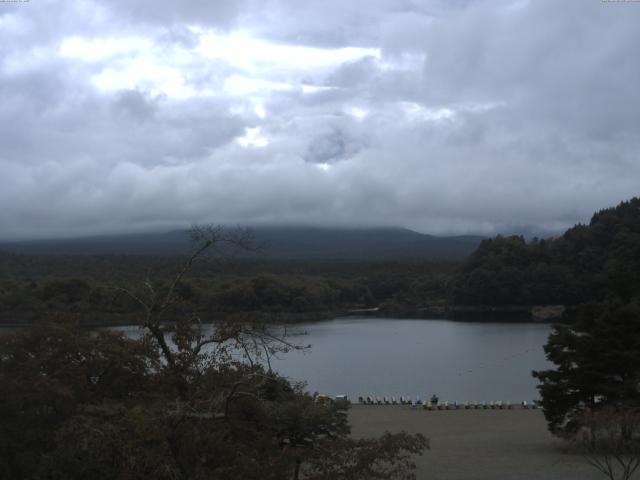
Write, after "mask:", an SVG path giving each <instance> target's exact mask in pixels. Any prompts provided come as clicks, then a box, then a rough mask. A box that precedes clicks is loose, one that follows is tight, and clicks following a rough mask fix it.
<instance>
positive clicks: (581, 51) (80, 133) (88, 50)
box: [0, 0, 640, 239]
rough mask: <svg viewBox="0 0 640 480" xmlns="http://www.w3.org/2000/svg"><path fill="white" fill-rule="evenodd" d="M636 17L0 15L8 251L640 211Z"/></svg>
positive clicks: (481, 225)
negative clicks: (289, 228)
mask: <svg viewBox="0 0 640 480" xmlns="http://www.w3.org/2000/svg"><path fill="white" fill-rule="evenodd" d="M639 21H640V3H633V2H601V1H599V0H593V1H591V0H586V1H585V0H568V1H563V2H556V1H552V0H535V1H533V0H529V1H526V0H513V1H508V0H497V1H496V0H492V1H489V0H477V1H456V2H452V1H444V0H424V1H416V0H405V1H400V2H399V1H396V0H394V1H392V0H374V1H372V0H367V1H366V2H365V1H352V2H344V1H338V0H325V1H322V2H320V1H318V2H299V1H294V0H287V1H285V0H281V1H276V0H270V1H267V2H257V1H254V0H244V1H237V2H236V1H234V2H227V1H212V2H196V1H192V2H174V1H172V2H170V1H146V0H144V1H138V2H130V1H128V2H125V1H120V0H114V1H110V2H97V1H89V0H71V1H68V2H62V3H60V2H53V1H49V0H42V1H31V2H28V3H4V4H2V3H0V100H1V101H0V125H1V126H2V127H1V128H0V205H1V206H2V208H1V209H0V237H1V238H3V239H11V238H31V237H48V236H69V235H83V234H92V233H105V232H122V231H140V230H145V229H151V228H153V229H164V228H174V227H178V226H182V225H188V224H191V223H193V222H203V221H212V222H222V223H233V224H236V223H254V224H258V223H259V224H262V223H281V224H282V223H286V224H292V223H293V224H295V223H299V224H318V225H344V226H351V225H402V226H407V227H411V228H415V229H418V230H421V231H424V232H431V233H494V232H497V231H505V230H513V229H514V228H537V229H541V230H554V229H561V228H564V227H566V226H569V225H571V224H573V223H576V222H578V221H585V220H586V219H588V216H589V215H590V213H591V212H592V211H593V210H596V209H598V208H601V207H604V206H608V205H612V204H615V203H617V202H619V201H620V200H623V199H625V198H628V197H631V196H633V195H637V194H638V193H639V188H638V185H640V154H639V152H640V88H639V87H638V82H637V79H638V78H640V56H638V55H637V46H638V45H640V29H638V28H637V25H638V23H639Z"/></svg>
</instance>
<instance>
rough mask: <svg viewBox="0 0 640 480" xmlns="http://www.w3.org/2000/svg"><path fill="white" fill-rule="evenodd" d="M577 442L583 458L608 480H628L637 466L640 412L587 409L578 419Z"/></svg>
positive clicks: (608, 408) (639, 452) (639, 453)
mask: <svg viewBox="0 0 640 480" xmlns="http://www.w3.org/2000/svg"><path fill="white" fill-rule="evenodd" d="M578 424H579V426H580V428H579V430H578V433H577V435H576V440H577V441H578V442H579V443H580V444H581V446H582V447H583V448H584V450H585V454H584V455H585V458H586V460H587V461H588V462H589V464H590V465H592V466H593V467H594V468H596V469H597V470H599V471H600V472H602V473H603V474H604V475H606V476H607V478H609V479H610V480H629V479H631V477H632V476H633V474H634V472H635V471H636V470H637V469H638V467H640V411H638V409H637V408H631V407H618V408H616V407H606V408H602V409H599V410H590V411H587V412H585V413H584V414H582V415H581V416H580V417H579V418H578Z"/></svg>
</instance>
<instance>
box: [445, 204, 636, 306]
mask: <svg viewBox="0 0 640 480" xmlns="http://www.w3.org/2000/svg"><path fill="white" fill-rule="evenodd" d="M638 292H640V198H633V199H631V200H629V201H626V202H622V203H620V204H619V205H618V206H616V207H613V208H607V209H604V210H601V211H599V212H597V213H595V214H594V215H593V217H592V218H591V221H590V222H589V224H588V225H576V226H575V227H573V228H571V229H569V230H567V232H566V233H565V234H564V235H562V236H560V237H556V238H550V239H546V240H543V239H534V240H533V241H530V242H526V241H525V240H524V238H522V237H518V236H512V237H502V236H498V237H496V238H494V239H490V240H484V241H482V243H481V244H480V246H479V247H478V249H477V250H476V251H475V252H474V253H473V254H471V255H470V256H469V258H467V260H466V261H465V262H464V263H463V265H462V267H461V268H460V275H459V276H458V278H457V280H456V281H455V283H454V286H453V289H452V296H453V301H454V303H456V304H466V305H532V304H578V303H583V302H587V301H593V300H600V299H603V298H605V297H608V296H614V297H619V298H621V299H622V300H625V301H626V300H628V299H630V298H631V297H633V296H634V295H638Z"/></svg>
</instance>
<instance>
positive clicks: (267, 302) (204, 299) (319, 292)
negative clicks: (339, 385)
mask: <svg viewBox="0 0 640 480" xmlns="http://www.w3.org/2000/svg"><path fill="white" fill-rule="evenodd" d="M180 261H181V258H180V257H177V256H120V255H95V256H80V255H78V256H55V255H26V254H3V255H0V271H1V272H2V277H1V278H2V279H3V280H0V302H1V305H2V309H0V322H2V323H5V324H21V323H30V322H32V321H33V320H35V319H37V318H40V317H42V316H43V315H55V314H57V313H73V314H74V315H75V316H76V317H77V318H78V320H79V321H80V322H81V323H84V324H94V325H95V324H113V323H124V324H126V323H130V322H131V313H132V312H134V311H135V308H136V305H135V302H133V301H132V300H131V299H130V298H128V297H127V296H125V295H122V294H121V290H120V289H121V288H128V289H136V288H138V287H140V286H142V285H143V283H144V282H146V281H147V280H148V281H150V282H152V283H162V282H163V281H165V280H166V279H167V278H168V277H170V276H171V275H172V274H173V273H174V272H175V268H176V266H177V265H179V263H180ZM455 268H456V266H455V264H450V263H429V262H421V263H418V262H411V263H404V262H374V263H365V262H358V261H352V262H347V261H334V262H331V261H312V260H310V261H297V260H292V261H264V260H259V259H253V260H251V259H235V260H229V259H227V260H226V261H223V262H220V261H216V260H215V259H205V260H204V261H202V262H200V263H198V264H197V265H195V266H194V269H193V274H192V275H191V276H190V277H189V278H188V279H185V280H183V281H182V282H181V284H180V286H179V289H178V295H179V300H180V303H179V308H181V309H183V310H184V311H188V312H189V313H190V314H197V315H199V316H201V317H203V318H207V319H209V320H216V319H220V318H222V317H225V316H229V315H232V314H239V313H251V314H252V315H254V316H260V317H261V318H262V319H264V320H273V321H291V320H300V319H319V318H328V317H331V316H333V315H338V314H343V313H348V312H349V311H351V310H358V309H367V308H373V307H378V306H384V307H385V309H394V308H400V307H401V306H403V305H409V306H412V305H417V304H420V303H421V302H423V301H425V299H427V300H428V301H429V302H430V303H432V304H443V303H446V301H447V284H448V282H449V281H450V279H451V278H452V275H453V272H454V271H455Z"/></svg>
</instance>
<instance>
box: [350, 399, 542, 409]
mask: <svg viewBox="0 0 640 480" xmlns="http://www.w3.org/2000/svg"><path fill="white" fill-rule="evenodd" d="M358 403H361V404H363V405H411V406H413V407H415V408H418V407H422V408H424V409H425V410H461V409H464V410H482V409H490V410H509V409H512V408H514V407H516V406H517V407H519V408H524V409H530V408H538V403H537V402H536V401H533V402H531V403H529V402H527V401H526V400H525V401H522V402H520V403H517V404H514V403H511V402H510V401H502V400H497V401H495V402H494V401H490V402H478V401H469V400H467V401H465V402H463V403H458V402H448V401H446V400H445V401H422V400H420V399H415V400H412V399H411V398H409V397H403V396H401V397H398V398H396V397H369V396H367V397H358Z"/></svg>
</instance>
